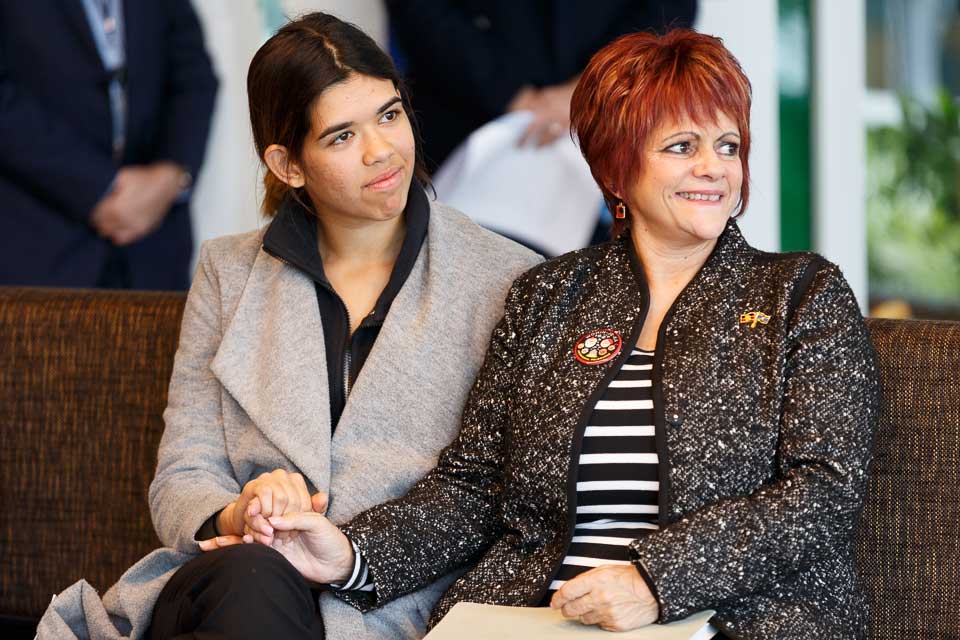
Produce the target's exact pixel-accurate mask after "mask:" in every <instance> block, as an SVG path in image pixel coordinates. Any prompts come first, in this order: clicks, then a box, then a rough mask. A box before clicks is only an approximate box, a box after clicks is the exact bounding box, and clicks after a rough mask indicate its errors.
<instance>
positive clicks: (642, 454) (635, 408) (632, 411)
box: [547, 349, 659, 598]
mask: <svg viewBox="0 0 960 640" xmlns="http://www.w3.org/2000/svg"><path fill="white" fill-rule="evenodd" d="M652 380H653V353H652V352H650V351H641V350H639V349H634V350H633V352H632V353H631V354H630V355H629V357H627V359H626V360H625V361H624V363H623V365H622V366H621V368H620V371H619V372H618V373H617V376H616V377H615V378H614V379H613V380H612V381H611V382H610V385H609V386H608V387H607V389H606V390H605V391H604V393H603V395H602V396H601V398H600V400H598V401H597V404H596V406H595V407H594V409H593V412H592V414H591V416H590V421H589V422H588V423H587V428H586V430H585V431H584V434H583V443H582V446H581V451H580V462H579V467H578V472H577V524H576V528H575V530H574V534H573V540H572V541H571V543H570V548H569V549H568V551H567V556H566V557H565V558H564V559H563V565H562V566H561V567H560V572H559V573H558V574H557V577H556V579H555V580H554V581H553V582H552V583H551V584H550V592H549V593H548V594H547V598H549V597H550V596H551V595H552V594H553V591H556V590H557V589H559V588H560V587H561V586H562V585H563V584H564V583H565V582H566V581H567V580H570V579H571V578H573V577H575V576H577V575H578V574H581V573H583V572H584V571H588V570H589V569H592V568H593V567H599V566H600V565H604V564H624V565H626V564H630V560H629V554H628V552H627V545H628V544H629V543H630V542H631V541H632V540H635V539H637V538H639V537H640V536H642V535H643V534H644V533H645V532H646V531H649V530H651V529H656V528H657V515H658V508H657V497H658V490H659V482H658V476H657V468H658V464H657V463H658V459H657V443H656V436H655V430H654V423H653V415H654V414H653V387H652Z"/></svg>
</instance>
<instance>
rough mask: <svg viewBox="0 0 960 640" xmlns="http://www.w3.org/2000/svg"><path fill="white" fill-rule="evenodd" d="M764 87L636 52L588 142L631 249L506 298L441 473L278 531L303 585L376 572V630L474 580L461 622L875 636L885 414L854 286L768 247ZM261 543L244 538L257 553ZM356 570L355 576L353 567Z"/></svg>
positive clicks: (671, 47)
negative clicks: (759, 162) (872, 488)
mask: <svg viewBox="0 0 960 640" xmlns="http://www.w3.org/2000/svg"><path fill="white" fill-rule="evenodd" d="M749 112H750V87H749V83H748V81H747V78H746V77H745V76H744V74H743V72H742V70H741V69H740V66H739V65H738V63H737V61H736V60H735V59H734V57H733V56H732V55H731V54H730V52H729V51H727V50H726V49H725V48H724V47H723V45H722V44H721V42H720V41H719V40H718V39H716V38H712V37H709V36H706V35H701V34H697V33H695V32H692V31H687V30H683V31H674V32H672V33H669V34H668V35H666V36H663V37H656V36H653V35H649V34H633V35H629V36H625V37H623V38H621V39H619V40H617V41H616V42H614V43H613V44H611V45H609V46H608V47H606V48H605V49H603V50H602V51H600V52H599V53H598V54H597V55H596V56H595V57H594V58H593V59H592V60H591V62H590V64H589V65H588V67H587V69H586V71H585V72H584V74H583V77H582V79H581V80H580V84H579V86H578V87H577V90H576V93H575V94H574V99H573V104H572V123H573V128H574V130H575V132H576V134H577V136H578V137H579V140H580V144H581V146H582V150H583V153H584V155H585V157H586V159H587V161H588V162H589V163H590V166H591V168H592V170H593V174H594V176H595V177H596V180H597V182H598V183H599V185H600V187H601V189H602V190H603V192H604V195H605V196H606V199H607V201H608V203H609V204H610V206H611V209H613V210H614V211H615V212H616V214H615V215H616V218H617V226H616V228H615V233H616V235H617V238H616V239H615V240H614V241H612V242H610V243H609V244H606V245H603V246H598V247H592V248H588V249H584V250H581V251H577V252H574V253H572V254H569V255H566V256H562V257H560V258H557V259H555V260H552V261H550V262H547V263H545V264H543V265H541V266H538V267H536V268H534V269H533V270H531V271H530V272H528V273H527V274H525V275H524V276H522V277H521V278H519V279H518V280H517V281H516V282H515V284H514V286H513V288H512V289H511V291H510V293H509V295H508V300H507V307H506V314H505V317H504V318H503V320H502V321H501V322H500V324H499V325H498V326H497V328H496V329H495V331H494V334H493V338H492V342H491V344H490V347H489V350H488V352H487V357H486V360H485V363H484V365H483V367H482V369H481V371H480V374H479V378H478V379H477V382H476V384H475V385H474V388H473V390H472V392H471V395H470V397H469V400H468V403H467V406H466V410H465V412H464V418H463V426H462V431H461V433H460V435H459V437H458V438H457V440H456V441H455V442H454V443H453V444H452V445H451V446H450V447H449V448H447V449H446V450H445V451H444V453H443V455H442V456H441V459H440V462H439V465H438V466H437V468H436V469H435V470H434V471H432V472H431V473H430V474H429V475H428V476H427V477H426V478H425V479H424V480H422V481H421V482H420V483H418V484H417V485H416V486H415V487H414V488H413V489H412V490H411V491H410V492H409V493H407V495H406V496H405V497H403V498H402V499H399V500H395V501H393V502H390V503H387V504H384V505H382V506H379V507H376V508H374V509H371V510H368V511H366V512H364V513H362V514H360V515H359V516H357V517H356V518H354V519H353V520H352V521H351V522H350V523H349V524H348V525H346V526H344V527H343V528H342V532H341V531H340V530H338V529H337V528H336V527H333V526H332V525H331V524H329V522H327V521H326V520H325V519H324V518H323V517H322V516H320V515H318V514H315V513H313V514H290V515H286V516H283V517H281V518H274V519H272V520H271V522H272V523H273V526H274V527H275V528H276V529H277V530H280V531H291V530H299V531H301V532H302V533H303V534H304V535H301V536H300V537H299V538H298V539H297V540H296V541H294V542H292V543H288V544H286V545H283V544H279V543H276V542H275V544H276V546H277V548H279V549H280V550H281V552H282V553H284V554H285V555H286V556H287V557H288V558H290V559H291V561H292V562H293V564H294V565H295V566H297V567H298V568H299V569H300V571H301V572H302V573H303V575H305V576H307V577H308V578H311V579H314V580H318V581H321V582H322V581H336V580H343V579H346V578H347V577H348V576H349V575H350V573H351V572H352V571H353V567H354V566H355V563H357V562H360V563H363V562H365V563H366V565H367V569H368V572H369V576H370V580H371V581H372V583H373V585H374V590H373V591H368V592H353V593H347V594H341V597H342V598H344V599H346V600H348V601H349V602H352V603H353V604H354V605H355V606H357V607H360V608H363V609H365V610H366V609H370V608H373V607H377V606H381V605H383V604H384V603H387V602H389V601H390V600H392V599H394V598H396V597H398V596H400V595H401V594H404V593H407V592H409V591H411V590H413V589H416V588H418V587H420V586H422V585H424V584H427V583H429V582H430V581H432V580H435V579H436V578H438V577H439V576H442V575H443V574H445V573H447V572H449V571H451V570H453V569H454V568H457V567H461V566H464V565H472V568H470V569H469V570H468V571H467V572H466V573H465V574H464V575H463V576H462V577H460V579H459V580H458V581H457V582H456V583H454V584H453V586H452V587H451V588H450V589H449V590H448V591H447V592H446V594H445V595H444V597H443V598H442V599H441V600H440V602H439V604H438V606H437V608H436V609H435V610H434V615H433V620H434V621H436V620H438V619H439V618H440V617H441V616H443V615H444V614H445V613H446V612H447V611H448V610H449V609H450V607H451V606H452V605H453V604H455V603H456V602H460V601H475V602H487V603H496V604H505V605H530V606H535V605H538V604H545V603H547V602H549V603H550V604H551V606H554V607H559V608H561V609H562V610H563V612H564V614H566V615H568V616H571V617H577V618H579V619H580V620H581V621H582V622H583V623H585V624H597V625H599V626H601V627H603V628H605V629H631V628H635V627H639V626H643V625H646V624H649V623H653V622H668V621H671V620H676V619H678V618H681V617H684V616H687V615H689V614H691V613H693V612H695V611H698V610H703V609H714V610H716V611H717V614H716V616H715V618H714V619H713V624H714V625H715V629H718V630H719V631H717V633H718V634H720V635H718V637H724V636H726V637H730V638H744V639H747V638H818V639H822V638H858V637H861V636H862V634H863V631H864V625H865V610H864V601H863V597H862V595H861V591H860V587H859V585H858V579H857V576H856V573H855V571H854V564H853V559H852V557H851V544H850V539H851V532H852V529H853V527H854V523H855V521H856V519H857V514H858V513H859V511H860V508H861V505H862V502H863V493H864V487H865V483H866V478H867V467H868V463H869V460H870V449H871V442H872V436H873V431H874V425H875V420H876V404H877V393H878V386H877V373H876V367H875V364H874V353H873V349H872V347H871V345H870V342H869V339H868V335H867V331H866V329H865V325H864V322H863V320H862V317H861V314H860V311H859V309H858V306H857V302H856V300H855V299H854V296H853V293H852V292H851V290H850V288H849V286H848V285H847V283H846V282H845V281H844V279H843V276H842V275H841V274H840V271H839V269H838V268H837V267H836V266H835V265H833V264H831V263H829V262H827V261H826V260H825V259H823V258H821V257H820V256H817V255H815V254H812V253H792V254H772V253H764V252H761V251H758V250H756V249H753V248H752V247H750V246H749V245H748V244H747V243H746V241H745V240H744V239H743V237H742V236H741V234H740V231H739V229H738V227H737V224H736V221H735V219H736V218H737V217H738V216H739V215H741V214H742V213H743V211H744V210H745V209H746V206H747V202H748V189H749V180H748V177H749V165H748V161H747V160H748V153H749V149H750V129H749ZM248 539H249V538H248ZM357 552H359V553H357Z"/></svg>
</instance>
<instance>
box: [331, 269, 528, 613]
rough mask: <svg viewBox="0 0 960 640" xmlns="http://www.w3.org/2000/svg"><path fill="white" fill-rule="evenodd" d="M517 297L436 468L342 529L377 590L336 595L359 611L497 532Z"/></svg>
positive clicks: (462, 559) (460, 558)
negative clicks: (404, 492)
mask: <svg viewBox="0 0 960 640" xmlns="http://www.w3.org/2000/svg"><path fill="white" fill-rule="evenodd" d="M517 296H518V294H517V289H516V287H515V288H514V289H511V291H510V293H509V294H508V296H507V313H506V315H505V317H504V318H503V319H502V320H501V321H500V323H499V324H498V325H497V327H496V328H495V329H494V331H493V336H492V338H491V341H490V346H489V348H488V350H487V354H486V357H485V359H484V363H483V365H482V366H481V368H480V372H479V374H478V376H477V380H476V382H475V383H474V386H473V388H472V389H471V391H470V395H469V396H468V398H467V404H466V406H465V408H464V413H463V424H462V427H461V430H460V434H459V435H458V437H457V438H456V440H454V441H453V443H451V444H450V446H448V447H447V448H446V449H444V450H443V452H441V454H440V459H439V461H438V463H437V467H436V468H435V469H434V470H433V471H431V472H430V473H429V474H427V475H426V476H425V477H424V479H423V480H421V481H420V482H419V483H417V484H416V485H415V486H414V487H413V488H412V489H411V490H410V491H409V492H408V493H407V495H406V496H404V497H402V498H399V499H397V500H393V501H391V502H387V503H384V504H382V505H379V506H377V507H374V508H373V509H370V510H368V511H365V512H364V513H361V514H360V515H358V516H357V517H356V518H354V519H353V520H351V521H350V522H349V523H348V524H347V525H345V526H344V527H343V531H344V533H345V534H346V535H347V536H348V537H349V538H350V539H351V540H352V541H353V542H354V543H355V544H356V545H357V547H358V548H359V549H360V552H361V553H362V554H363V558H364V559H365V560H366V561H367V567H368V569H369V572H370V576H371V578H372V580H373V582H374V584H375V585H376V590H375V591H373V592H362V591H341V592H338V593H337V596H338V597H339V598H341V599H343V600H345V601H347V602H349V603H350V604H352V605H354V606H356V607H358V608H360V609H361V610H367V609H372V608H375V607H379V606H381V605H383V604H385V603H387V602H389V601H390V600H393V599H395V598H398V597H400V596H402V595H404V594H406V593H409V592H411V591H414V590H416V589H418V588H420V587H422V586H424V585H426V584H429V583H430V582H433V581H434V580H436V579H437V578H439V577H440V576H442V575H444V574H445V573H448V572H449V571H452V570H453V569H455V568H457V567H460V566H462V565H464V564H467V563H470V562H474V561H476V560H477V559H479V557H480V556H481V555H482V554H483V553H484V551H486V549H487V548H488V547H489V546H490V545H491V544H492V543H493V542H494V541H495V540H496V539H497V538H498V537H499V535H500V521H499V518H498V515H497V508H498V505H499V501H500V497H501V494H502V491H503V479H502V469H503V461H504V449H503V448H504V438H505V433H506V431H507V425H508V421H509V416H508V409H507V402H506V398H508V397H510V394H509V390H510V388H511V387H512V384H513V382H512V381H513V376H512V369H511V365H512V362H513V353H514V352H515V351H514V349H515V341H516V340H517V338H516V334H515V323H514V322H513V320H512V318H511V311H510V309H511V308H515V307H514V305H512V304H511V300H512V299H515V298H516V297H517Z"/></svg>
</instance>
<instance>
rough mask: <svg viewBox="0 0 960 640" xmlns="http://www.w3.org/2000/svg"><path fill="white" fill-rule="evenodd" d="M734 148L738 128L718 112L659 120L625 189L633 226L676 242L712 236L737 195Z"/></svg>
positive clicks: (737, 163) (738, 183) (739, 181)
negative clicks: (709, 118)
mask: <svg viewBox="0 0 960 640" xmlns="http://www.w3.org/2000/svg"><path fill="white" fill-rule="evenodd" d="M739 151H740V131H739V129H738V128H737V126H736V124H734V122H733V121H732V120H731V119H730V118H728V117H727V116H726V115H724V114H722V113H720V114H718V115H717V117H716V122H715V123H714V122H707V123H702V124H701V123H697V122H694V121H692V120H690V119H683V120H680V121H679V122H664V123H661V126H659V127H658V128H657V129H655V130H654V131H653V133H652V135H650V137H649V138H648V142H647V147H646V149H644V151H643V153H644V154H645V155H644V169H643V172H642V175H640V177H639V179H638V180H637V181H636V182H634V184H633V185H632V186H631V188H630V189H628V190H627V193H626V196H627V197H626V198H625V200H626V204H627V206H628V207H629V209H630V215H631V217H632V219H631V224H632V225H633V227H634V229H635V231H637V232H642V233H650V234H654V235H656V236H657V237H658V238H659V239H660V240H661V241H664V242H668V243H670V244H677V245H686V244H698V243H700V242H703V241H708V240H713V239H716V238H717V237H718V236H719V235H720V234H721V233H722V232H723V229H724V227H725V226H726V223H727V220H728V218H729V217H730V216H731V215H732V213H733V210H734V208H735V207H736V206H737V203H738V201H739V200H740V187H741V185H742V184H743V167H742V165H741V164H740V153H739Z"/></svg>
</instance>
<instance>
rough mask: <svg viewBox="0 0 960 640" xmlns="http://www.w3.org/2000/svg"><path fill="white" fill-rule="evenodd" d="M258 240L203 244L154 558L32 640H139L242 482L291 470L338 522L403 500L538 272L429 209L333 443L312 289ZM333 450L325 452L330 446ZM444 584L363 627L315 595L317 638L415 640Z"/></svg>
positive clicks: (158, 481) (63, 613)
mask: <svg viewBox="0 0 960 640" xmlns="http://www.w3.org/2000/svg"><path fill="white" fill-rule="evenodd" d="M262 237H263V232H262V231H261V232H253V233H247V234H243V235H236V236H228V237H224V238H219V239H216V240H212V241H210V242H207V243H205V244H204V246H203V248H202V250H201V256H200V261H199V265H198V268H197V272H196V275H195V277H194V282H193V286H192V287H191V289H190V293H189V296H188V298H187V304H186V308H185V310H184V316H183V326H182V330H181V337H180V345H179V349H178V351H177V355H176V360H175V363H174V372H173V377H172V379H171V382H170V393H169V404H168V406H167V409H166V411H165V412H164V420H165V422H166V429H165V431H164V435H163V439H162V441H161V443H160V450H159V461H158V466H157V474H156V477H155V478H154V481H153V483H152V484H151V487H150V510H151V514H152V517H153V522H154V526H155V527H156V529H157V533H158V535H159V537H160V540H161V542H162V543H163V544H164V545H166V546H165V547H164V548H162V549H158V550H156V551H154V552H152V553H151V554H150V555H148V556H146V557H145V558H143V559H142V560H141V561H139V562H138V563H137V564H135V565H134V566H133V567H132V568H130V569H129V570H128V571H127V572H126V573H124V575H123V576H122V577H121V578H120V581H119V582H118V583H117V584H116V585H114V586H113V587H112V588H111V589H110V590H109V591H108V592H107V593H106V594H105V596H104V598H103V600H101V599H100V597H99V595H98V594H97V593H96V592H95V591H94V589H93V588H92V587H91V586H90V585H89V584H88V583H86V582H85V581H83V580H81V581H79V582H77V583H76V584H74V585H72V586H71V587H69V588H68V589H67V590H66V591H64V592H62V593H61V594H59V595H58V596H57V597H56V599H55V600H54V601H53V602H52V603H51V605H50V607H49V608H48V609H47V611H46V612H45V614H44V616H43V618H42V619H41V621H40V626H39V629H38V631H39V637H40V638H41V639H43V638H73V637H79V638H87V637H89V638H95V639H97V638H125V637H131V638H138V637H141V636H142V635H143V633H144V631H145V630H146V629H147V628H148V626H149V624H150V619H151V613H152V611H153V606H154V603H155V601H156V598H157V596H158V595H159V593H160V591H161V589H162V588H163V586H164V584H165V583H166V581H167V580H168V579H169V578H170V576H171V575H173V573H174V572H175V571H176V570H177V568H179V567H180V566H181V565H182V564H184V563H185V562H187V561H188V560H190V558H192V557H193V556H194V555H195V554H197V553H199V550H198V547H197V543H196V542H195V541H194V535H195V533H196V531H197V530H198V529H199V528H200V526H201V525H202V524H203V522H204V521H205V520H206V519H207V518H209V517H210V516H211V514H213V513H215V512H217V511H218V510H219V509H221V508H222V507H224V506H225V505H227V504H228V503H229V502H231V501H232V500H234V499H235V498H236V497H237V496H238V495H239V492H240V490H241V488H242V487H243V485H244V484H245V483H246V482H248V481H249V480H251V479H253V478H255V477H256V476H258V475H259V474H261V473H263V472H265V471H272V470H274V469H277V468H284V469H287V470H297V471H299V472H300V473H301V474H303V476H304V478H305V479H306V480H307V483H308V486H309V488H310V490H311V492H313V491H317V490H325V491H329V493H330V496H331V503H330V507H329V511H328V516H329V517H330V518H331V520H332V521H333V522H337V523H339V522H345V521H347V520H349V519H350V518H352V517H353V516H355V515H356V514H358V513H360V512H361V511H363V510H365V509H369V508H370V507H373V506H374V505H377V504H379V503H381V502H383V501H385V500H388V499H391V498H396V497H398V496H401V495H403V494H404V493H405V492H406V490H407V489H409V488H410V487H411V486H413V484H414V483H416V482H417V481H418V480H419V479H420V478H421V477H422V476H423V475H424V474H426V473H427V472H428V471H429V470H430V469H432V468H433V466H434V465H435V463H436V461H437V457H438V455H439V452H440V451H441V449H442V448H443V447H444V446H446V445H447V444H449V443H450V441H451V440H453V438H454V437H455V436H456V434H457V432H458V430H459V427H460V418H461V413H462V409H463V405H464V403H465V400H466V396H467V393H468V392H469V390H470V387H471V385H472V384H473V381H474V378H475V376H476V374H477V371H478V369H479V367H480V365H481V362H482V359H483V355H484V352H485V350H486V347H487V344H488V341H489V339H490V334H491V331H492V330H493V327H494V325H495V324H496V322H497V320H498V319H499V318H500V316H501V315H502V310H503V300H504V298H505V295H506V292H507V290H508V289H509V287H510V284H511V282H512V281H513V279H514V278H516V277H517V276H518V275H519V274H520V273H521V272H523V271H525V270H527V269H528V268H530V267H532V266H533V265H534V264H536V263H537V262H538V261H539V258H538V256H536V255H535V254H534V253H532V252H530V251H528V250H526V249H524V248H523V247H520V246H519V245H517V244H515V243H513V242H510V241H508V240H506V239H504V238H502V237H500V236H497V235H495V234H492V233H490V232H487V231H485V230H483V229H481V228H480V227H478V226H477V225H476V224H474V223H473V222H471V221H470V220H469V219H468V218H467V217H465V216H464V215H463V214H461V213H459V212H457V211H455V210H453V209H450V208H448V207H445V206H443V205H441V204H438V203H431V211H430V222H429V226H428V231H427V239H426V241H425V242H424V244H423V247H422V248H421V250H420V254H419V256H418V257H417V260H416V263H415V265H414V267H413V270H412V272H411V273H410V275H409V277H408V278H407V281H406V282H405V284H404V285H403V287H402V288H401V290H400V292H399V293H398V294H397V297H396V298H395V300H394V302H393V304H392V306H391V308H390V312H389V314H388V315H387V317H386V320H385V322H384V324H383V327H382V328H381V330H380V334H379V337H378V338H377V341H376V343H375V345H374V347H373V350H372V351H371V352H370V355H369V357H368V359H367V361H366V363H365V365H364V367H363V370H362V371H361V372H360V375H359V376H358V378H357V381H356V383H355V385H354V386H353V389H352V390H351V394H350V397H349V400H348V402H347V404H346V407H345V409H344V412H343V415H342V417H341V419H340V422H339V423H338V425H337V428H336V431H335V432H333V433H331V432H332V430H331V425H330V407H329V398H328V391H327V389H328V383H327V367H326V361H325V354H324V343H323V332H322V327H321V325H320V314H319V310H318V305H317V296H316V292H315V290H314V283H313V281H312V280H311V279H310V278H309V277H307V276H306V275H305V274H303V273H301V272H300V271H298V270H297V269H295V268H293V267H291V266H289V265H287V264H284V263H283V262H281V261H279V260H277V259H276V258H274V257H272V256H270V255H269V254H267V253H266V252H264V251H263V249H262V246H261V240H262ZM331 435H332V437H331ZM448 582H449V580H447V581H440V582H438V583H436V584H433V585H428V586H426V587H425V588H423V589H420V590H418V591H416V592H414V593H411V594H410V595H408V596H405V597H403V598H401V599H398V600H396V601H395V602H392V603H391V604H389V605H388V606H386V607H383V608H382V609H379V610H378V611H376V612H372V613H370V614H367V615H362V614H361V613H360V612H359V611H357V610H356V609H354V608H353V607H351V606H350V605H348V604H346V603H345V602H342V601H341V600H339V599H337V598H336V597H334V596H333V595H332V594H329V593H324V594H323V595H322V596H321V601H320V607H321V612H322V615H323V619H324V626H325V629H326V634H327V638H329V639H330V640H337V639H340V638H391V639H393V638H401V637H419V636H422V635H423V633H424V629H425V626H426V621H427V617H428V616H429V614H430V610H431V609H432V608H433V606H434V604H435V603H436V601H437V599H438V598H439V596H440V594H441V593H442V592H443V591H444V589H445V588H446V586H447V585H448Z"/></svg>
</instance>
